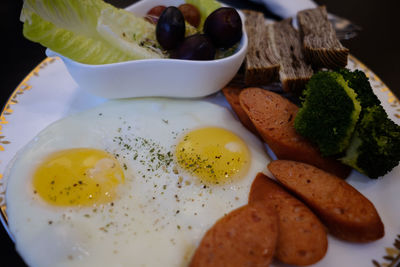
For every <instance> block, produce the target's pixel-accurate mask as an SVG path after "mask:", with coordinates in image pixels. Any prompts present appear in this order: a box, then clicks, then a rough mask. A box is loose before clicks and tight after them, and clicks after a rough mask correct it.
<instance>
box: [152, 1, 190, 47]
mask: <svg viewBox="0 0 400 267" xmlns="http://www.w3.org/2000/svg"><path fill="white" fill-rule="evenodd" d="M156 37H157V41H158V42H159V43H160V45H161V46H162V48H164V49H165V50H170V49H174V48H175V47H177V46H178V45H179V43H180V42H182V41H183V39H184V38H185V18H184V17H183V15H182V12H181V11H180V10H179V9H178V8H177V7H174V6H170V7H167V8H166V9H164V11H163V12H162V13H161V15H160V17H159V19H158V22H157V26H156Z"/></svg>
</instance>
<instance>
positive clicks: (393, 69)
mask: <svg viewBox="0 0 400 267" xmlns="http://www.w3.org/2000/svg"><path fill="white" fill-rule="evenodd" d="M293 1H295V0H293ZM108 2H111V3H113V4H115V5H117V6H119V7H124V6H127V5H129V4H130V3H132V2H135V1H134V0H133V1H132V0H110V1H108ZM224 2H226V3H228V4H231V5H233V6H236V7H238V8H242V7H246V8H251V9H258V10H262V11H264V12H265V13H266V14H267V16H271V14H270V13H269V12H268V10H265V9H263V6H260V5H256V4H250V3H249V2H247V1H244V0H243V1H240V0H236V1H235V0H231V1H229V0H225V1H224ZM316 2H317V3H318V4H324V5H326V6H327V8H328V11H329V12H330V13H334V14H336V15H339V16H342V17H346V18H348V19H350V20H351V21H353V22H354V23H355V24H357V25H359V26H361V27H362V29H363V30H362V31H361V32H360V33H359V35H358V36H357V37H356V38H354V39H351V40H348V41H344V42H343V45H344V46H346V47H347V48H349V49H350V52H351V54H353V55H354V56H355V57H357V58H358V59H359V60H361V61H362V62H363V63H364V64H366V65H367V66H368V67H369V68H370V69H372V70H373V71H374V72H375V74H377V75H378V76H379V77H380V78H381V79H382V81H383V82H384V83H385V84H386V85H387V86H388V87H389V88H390V89H391V90H392V92H393V93H394V94H395V95H397V97H399V96H400V67H399V64H400V52H399V43H398V42H397V40H398V36H397V35H398V33H399V28H398V26H399V25H400V23H399V21H398V19H399V17H398V8H396V7H395V4H396V1H393V0H391V1H389V0H383V1H382V0H381V1H379V0H368V1H365V0H346V1H344V0H316ZM21 6H22V1H17V0H6V1H1V2H0V22H1V23H0V27H1V30H0V34H1V36H2V37H1V44H2V47H3V49H2V53H1V56H0V59H1V66H2V68H1V80H0V82H1V85H0V86H1V87H0V88H1V91H0V92H1V94H0V106H1V107H3V105H4V104H5V102H6V101H7V99H8V98H9V96H10V95H11V93H12V92H13V91H14V89H15V88H16V87H17V86H18V84H19V83H20V82H21V81H22V79H23V78H24V77H25V76H26V75H27V74H28V73H29V72H30V71H31V70H32V69H33V68H34V67H35V66H36V65H38V64H39V63H40V62H41V61H42V60H43V59H44V58H45V57H46V56H45V53H44V51H45V49H44V48H43V47H41V46H40V45H38V44H35V43H32V42H30V41H28V40H26V39H24V37H23V36H22V23H20V21H19V13H20V10H21ZM0 246H1V249H0V255H1V257H0V258H1V266H24V264H23V262H22V260H21V259H20V258H19V256H18V255H17V254H16V252H15V249H14V245H13V243H12V242H11V240H10V239H9V237H8V235H7V233H6V232H5V230H4V229H3V227H2V226H0ZM44 256H46V252H44Z"/></svg>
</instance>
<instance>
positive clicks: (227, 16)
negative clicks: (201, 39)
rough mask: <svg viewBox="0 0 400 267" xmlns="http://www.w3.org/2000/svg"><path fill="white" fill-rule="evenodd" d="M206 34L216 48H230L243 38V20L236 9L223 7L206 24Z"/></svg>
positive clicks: (212, 14) (208, 18) (210, 16)
mask: <svg viewBox="0 0 400 267" xmlns="http://www.w3.org/2000/svg"><path fill="white" fill-rule="evenodd" d="M204 33H205V34H207V35H208V36H210V38H211V40H212V41H213V43H214V45H215V46H216V47H220V48H229V47H231V46H233V45H234V44H235V43H237V42H239V41H240V39H241V38H242V34H243V32H242V20H241V18H240V15H239V13H238V12H237V11H236V9H234V8H230V7H221V8H218V9H217V10H215V11H214V12H212V13H211V14H210V15H209V16H208V17H207V19H206V21H205V22H204Z"/></svg>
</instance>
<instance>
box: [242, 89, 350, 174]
mask: <svg viewBox="0 0 400 267" xmlns="http://www.w3.org/2000/svg"><path fill="white" fill-rule="evenodd" d="M239 101H240V105H241V106H242V108H243V110H244V111H245V112H246V114H247V116H248V117H249V119H250V120H251V121H252V122H253V124H254V126H255V127H256V129H257V132H258V133H259V134H260V135H261V137H262V138H263V140H264V141H265V142H266V143H267V144H268V145H269V147H270V148H271V150H272V151H273V152H274V153H275V155H276V157H277V158H278V159H289V160H295V161H300V162H305V163H308V164H312V165H314V166H317V167H318V168H321V169H323V170H326V171H327V172H330V173H333V174H335V175H337V176H339V177H341V178H345V177H347V176H348V174H349V173H350V170H351V169H350V168H349V167H347V166H345V165H344V164H342V163H340V162H339V161H337V160H334V159H332V158H324V157H322V156H321V154H320V152H319V150H318V148H317V147H316V146H314V145H312V144H311V143H310V142H309V141H307V140H306V139H305V138H303V137H301V136H300V135H299V134H298V133H296V131H295V129H294V126H293V124H294V118H295V117H296V114H297V111H298V107H297V106H296V105H295V104H293V103H292V102H290V101H289V100H287V99H286V98H284V97H283V96H280V95H278V94H276V93H273V92H270V91H268V90H263V89H260V88H255V87H252V88H246V89H244V90H243V91H242V92H241V93H240V95H239Z"/></svg>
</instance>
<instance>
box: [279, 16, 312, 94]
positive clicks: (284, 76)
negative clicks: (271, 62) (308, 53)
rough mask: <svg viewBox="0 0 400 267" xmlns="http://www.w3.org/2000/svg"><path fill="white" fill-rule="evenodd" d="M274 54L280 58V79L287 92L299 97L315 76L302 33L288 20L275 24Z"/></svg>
mask: <svg viewBox="0 0 400 267" xmlns="http://www.w3.org/2000/svg"><path fill="white" fill-rule="evenodd" d="M272 27H273V29H272V30H273V42H272V48H273V50H274V51H275V52H274V53H275V54H276V55H277V56H278V57H279V63H280V69H279V79H280V81H281V83H282V88H283V90H285V91H286V92H291V93H293V94H296V95H299V94H300V93H301V92H302V91H303V89H304V88H305V84H306V83H307V82H308V80H310V78H311V76H312V75H313V70H312V68H311V65H309V64H308V63H307V61H306V58H305V55H304V53H303V44H302V40H301V36H300V33H299V32H298V31H297V30H296V29H295V28H294V27H293V26H292V19H291V18H287V19H284V20H282V21H279V22H275V23H274V24H273V26H272Z"/></svg>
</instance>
